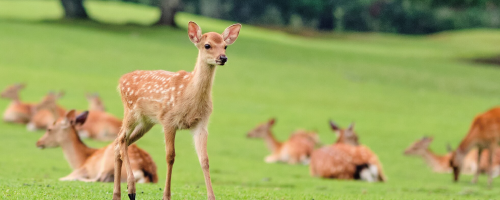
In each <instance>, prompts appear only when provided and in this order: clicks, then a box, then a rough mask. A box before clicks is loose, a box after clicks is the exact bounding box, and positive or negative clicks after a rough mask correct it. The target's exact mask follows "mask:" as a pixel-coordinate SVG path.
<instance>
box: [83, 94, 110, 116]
mask: <svg viewBox="0 0 500 200" xmlns="http://www.w3.org/2000/svg"><path fill="white" fill-rule="evenodd" d="M85 97H86V98H87V101H88V102H89V110H90V111H96V110H97V111H101V112H106V107H105V106H104V103H103V102H102V100H101V98H100V97H99V95H98V94H97V93H94V94H89V93H87V94H86V95H85Z"/></svg>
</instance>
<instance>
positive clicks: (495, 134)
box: [450, 107, 500, 187]
mask: <svg viewBox="0 0 500 200" xmlns="http://www.w3.org/2000/svg"><path fill="white" fill-rule="evenodd" d="M499 142H500V107H498V108H493V109H490V110H488V111H486V112H485V113H483V114H480V115H478V116H476V118H475V119H474V121H473V122H472V125H471V127H470V129H469V132H468V133H467V135H466V136H465V138H464V139H463V140H462V142H460V145H459V146H458V148H457V149H456V150H455V151H454V152H452V155H451V160H450V166H451V168H452V169H453V180H454V181H455V182H456V181H458V178H459V176H460V171H461V169H462V168H463V165H464V160H465V158H466V155H467V153H469V151H470V150H471V149H473V148H477V149H478V151H477V158H478V159H477V162H476V163H477V165H478V166H479V165H480V163H481V158H482V156H481V154H482V152H483V150H485V149H488V150H489V152H496V151H497V145H498V143H499ZM494 155H495V154H488V159H487V160H488V170H487V173H488V186H490V187H491V184H492V181H493V176H494V175H495V174H494V173H495V172H494V170H493V160H494V159H493V158H494ZM480 173H481V171H480V168H479V167H478V168H477V170H476V173H475V174H474V178H473V179H472V183H476V182H477V179H478V176H479V174H480Z"/></svg>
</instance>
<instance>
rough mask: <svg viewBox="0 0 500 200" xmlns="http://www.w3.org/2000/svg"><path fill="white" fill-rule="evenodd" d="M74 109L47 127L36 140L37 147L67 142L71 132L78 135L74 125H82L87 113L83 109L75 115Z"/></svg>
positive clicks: (49, 146) (48, 146) (50, 146)
mask: <svg viewBox="0 0 500 200" xmlns="http://www.w3.org/2000/svg"><path fill="white" fill-rule="evenodd" d="M75 113H76V112H75V110H70V111H69V112H68V113H66V115H65V116H64V117H62V118H60V119H59V120H57V121H56V122H54V123H53V124H52V125H49V126H48V127H47V130H46V131H45V134H44V135H43V136H42V137H41V138H40V139H39V140H38V141H37V142H36V146H37V147H38V148H41V149H43V148H54V147H58V146H60V145H61V144H63V143H67V142H68V140H69V139H70V138H71V136H72V134H73V135H74V136H76V137H78V135H77V133H76V129H75V126H77V125H82V124H83V123H85V121H86V120H87V116H88V114H89V112H88V111H85V112H83V113H81V114H80V115H78V116H77V117H75V115H76V114H75Z"/></svg>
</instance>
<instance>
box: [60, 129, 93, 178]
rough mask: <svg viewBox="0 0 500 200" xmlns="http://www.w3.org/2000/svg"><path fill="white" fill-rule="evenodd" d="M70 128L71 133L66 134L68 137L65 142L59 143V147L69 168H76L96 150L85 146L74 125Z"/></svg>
mask: <svg viewBox="0 0 500 200" xmlns="http://www.w3.org/2000/svg"><path fill="white" fill-rule="evenodd" d="M70 129H71V130H70V132H71V133H69V134H67V136H68V137H67V138H66V140H65V142H62V143H61V148H62V150H63V153H64V157H65V158H66V160H67V161H68V163H69V165H70V166H71V168H72V169H77V168H79V167H81V166H82V165H83V164H85V161H87V159H88V158H89V156H90V155H92V153H94V152H95V151H96V150H95V149H92V148H89V147H87V145H85V144H84V143H83V142H82V140H81V139H80V137H79V136H78V134H77V132H76V130H75V128H74V127H71V128H70Z"/></svg>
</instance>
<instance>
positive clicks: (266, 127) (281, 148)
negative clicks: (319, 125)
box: [247, 119, 319, 164]
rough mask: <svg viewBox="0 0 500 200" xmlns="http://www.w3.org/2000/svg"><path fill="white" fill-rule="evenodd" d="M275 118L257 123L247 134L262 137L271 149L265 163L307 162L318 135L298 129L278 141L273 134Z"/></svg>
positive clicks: (316, 142)
mask: <svg viewBox="0 0 500 200" xmlns="http://www.w3.org/2000/svg"><path fill="white" fill-rule="evenodd" d="M274 123H275V119H270V120H269V121H268V122H265V123H262V124H259V125H258V126H257V127H255V128H254V129H253V130H251V131H249V132H248V134H247V137H248V138H262V139H264V142H265V143H266V145H267V148H268V149H269V150H270V151H271V155H269V156H266V158H265V159H264V161H265V162H267V163H275V162H283V163H288V164H297V163H302V164H309V158H310V156H311V153H312V151H313V150H314V147H315V146H316V144H318V143H319V138H318V135H317V134H316V133H314V132H309V131H303V130H299V131H296V132H294V133H293V134H292V135H291V136H290V138H289V139H288V140H287V141H284V142H279V141H278V140H277V139H276V138H275V137H274V135H273V132H272V130H271V129H272V126H273V125H274Z"/></svg>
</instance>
